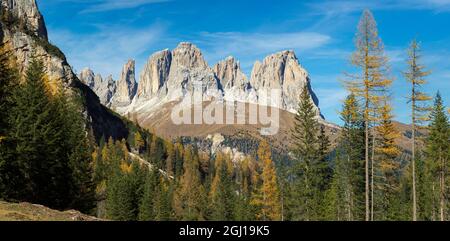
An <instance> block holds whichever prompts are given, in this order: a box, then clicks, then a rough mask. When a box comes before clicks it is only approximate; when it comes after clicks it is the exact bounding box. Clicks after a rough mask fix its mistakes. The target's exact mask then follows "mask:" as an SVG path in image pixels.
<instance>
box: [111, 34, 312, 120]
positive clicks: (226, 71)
mask: <svg viewBox="0 0 450 241" xmlns="http://www.w3.org/2000/svg"><path fill="white" fill-rule="evenodd" d="M124 71H126V68H124ZM122 79H124V77H122ZM125 79H126V78H125ZM130 83H132V82H127V81H123V80H122V81H121V84H118V85H117V93H116V95H115V96H114V97H113V103H112V107H113V108H114V109H115V110H116V111H118V112H119V113H121V114H126V113H129V112H142V114H144V113H147V114H148V113H151V112H153V111H155V110H156V109H157V106H160V105H162V104H165V103H169V102H172V101H179V100H184V99H185V97H188V96H192V95H193V94H194V90H196V91H199V92H200V93H201V96H202V100H227V101H238V102H245V103H255V104H262V105H269V106H273V107H277V108H279V109H283V110H287V111H289V112H293V113H295V112H296V110H297V107H298V102H299V97H300V93H301V91H302V89H303V88H304V87H305V86H306V88H308V90H309V91H310V93H311V99H312V101H313V102H314V103H315V105H316V111H317V115H318V116H319V117H321V116H320V110H319V108H318V100H317V97H316V96H315V94H314V92H313V91H312V89H311V85H310V79H309V75H308V73H307V72H306V70H305V69H303V68H302V67H301V66H300V64H299V61H298V59H297V57H296V56H295V53H294V52H293V51H282V52H279V53H275V54H272V55H270V56H268V57H266V58H265V59H264V60H263V62H259V61H257V62H256V63H255V65H254V67H253V70H252V73H251V77H250V80H249V79H248V78H247V76H246V75H245V74H244V73H243V72H242V70H241V67H240V64H239V62H238V61H237V60H236V59H234V58H233V57H228V58H226V59H225V60H222V61H220V62H219V63H217V64H216V65H214V67H213V68H210V67H209V66H208V64H207V63H206V61H205V59H204V57H203V54H202V53H201V51H200V50H199V49H198V48H197V47H196V46H195V45H193V44H191V43H187V42H182V43H180V44H179V45H178V46H177V47H176V48H175V49H174V50H173V51H170V50H167V49H166V50H163V51H160V52H157V53H155V54H153V55H152V56H150V58H149V60H148V62H147V64H146V65H145V66H144V68H143V70H142V72H141V74H140V81H139V87H138V91H137V95H136V98H135V99H134V100H133V101H132V102H131V101H130V100H131V98H129V97H130V96H133V95H132V94H131V95H130V94H128V93H129V92H127V91H129V89H130V86H131V85H132V84H131V85H130ZM272 90H278V91H279V93H280V94H281V96H279V97H281V98H277V99H275V100H274V98H272V96H270V94H271V91H272ZM130 93H132V92H130ZM119 98H122V99H120V100H121V101H118V100H119ZM127 103H131V104H129V105H128V106H127ZM117 107H119V108H117ZM138 114H139V113H138Z"/></svg>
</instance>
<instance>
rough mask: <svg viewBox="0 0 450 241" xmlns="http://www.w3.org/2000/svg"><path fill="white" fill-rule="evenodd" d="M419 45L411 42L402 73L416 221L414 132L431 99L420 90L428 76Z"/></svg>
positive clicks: (414, 41) (423, 118)
mask: <svg viewBox="0 0 450 241" xmlns="http://www.w3.org/2000/svg"><path fill="white" fill-rule="evenodd" d="M420 58H421V55H420V45H419V43H418V42H417V41H416V40H413V41H412V42H411V45H410V47H409V50H408V71H406V72H405V73H404V75H405V78H406V80H407V81H408V82H409V83H410V84H411V94H410V96H409V98H408V102H409V103H410V104H411V125H412V127H411V176H412V214H413V215H412V217H413V221H416V220H417V191H416V144H417V140H416V131H417V128H418V127H420V125H422V124H423V123H424V122H425V121H427V119H428V113H429V111H430V108H429V107H427V106H426V103H427V102H428V101H430V100H431V98H430V97H429V96H428V95H427V94H425V93H424V92H423V91H422V90H421V88H422V86H423V85H424V84H426V82H427V81H426V80H425V77H426V76H428V75H429V74H430V72H429V71H426V70H425V66H423V65H421V64H420Z"/></svg>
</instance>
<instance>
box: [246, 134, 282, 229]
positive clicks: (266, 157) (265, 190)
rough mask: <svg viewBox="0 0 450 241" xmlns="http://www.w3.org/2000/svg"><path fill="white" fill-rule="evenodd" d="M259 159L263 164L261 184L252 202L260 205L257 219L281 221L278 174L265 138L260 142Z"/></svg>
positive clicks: (257, 205)
mask: <svg viewBox="0 0 450 241" xmlns="http://www.w3.org/2000/svg"><path fill="white" fill-rule="evenodd" d="M258 160H259V162H261V163H262V165H263V169H262V174H261V184H260V187H259V188H258V189H257V190H256V193H255V194H254V195H253V197H252V201H251V204H252V205H254V206H256V207H258V212H257V213H256V216H257V219H259V220H263V221H270V220H271V221H279V220H281V203H280V192H279V190H278V183H277V174H276V171H275V166H274V164H273V161H272V153H271V151H270V146H269V144H268V143H267V142H266V141H265V140H263V141H261V143H260V144H259V148H258Z"/></svg>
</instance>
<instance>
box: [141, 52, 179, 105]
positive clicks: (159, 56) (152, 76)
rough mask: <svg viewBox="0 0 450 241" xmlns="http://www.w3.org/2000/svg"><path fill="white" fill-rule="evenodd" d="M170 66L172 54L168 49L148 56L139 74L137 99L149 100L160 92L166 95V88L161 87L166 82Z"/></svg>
mask: <svg viewBox="0 0 450 241" xmlns="http://www.w3.org/2000/svg"><path fill="white" fill-rule="evenodd" d="M171 64H172V53H171V52H170V50H168V49H165V50H162V51H159V52H156V53H154V54H152V55H151V56H150V58H149V59H148V61H147V63H146V64H145V66H144V68H143V70H142V72H141V74H140V79H139V86H138V91H137V92H138V93H137V95H138V97H139V98H150V97H152V96H154V95H156V94H157V93H158V92H160V91H161V90H164V92H165V93H167V88H163V87H164V86H165V84H166V83H167V81H168V78H169V71H170V66H171Z"/></svg>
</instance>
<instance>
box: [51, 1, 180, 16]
mask: <svg viewBox="0 0 450 241" xmlns="http://www.w3.org/2000/svg"><path fill="white" fill-rule="evenodd" d="M57 1H59V2H68V3H77V4H83V5H84V6H85V8H84V9H83V10H81V11H80V13H98V12H106V11H112V10H121V9H131V8H137V7H141V6H145V5H149V4H155V3H163V2H170V1H172V0H57Z"/></svg>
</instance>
